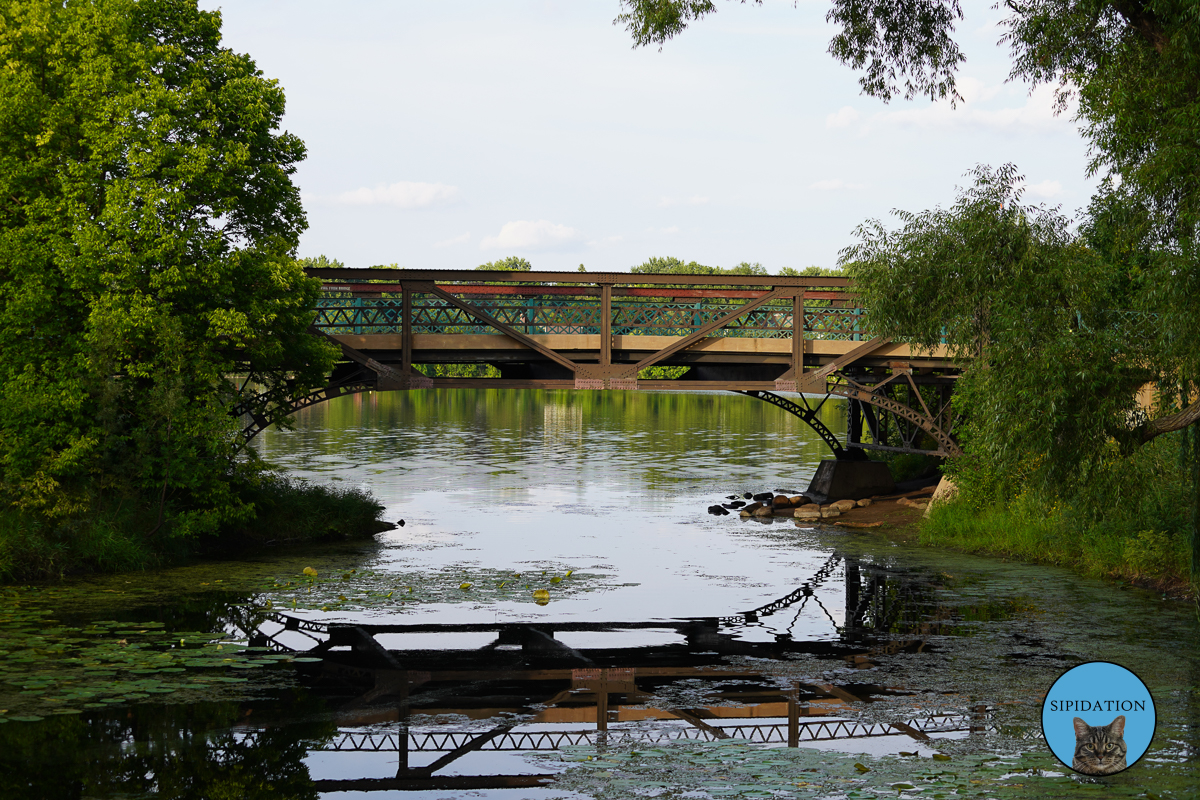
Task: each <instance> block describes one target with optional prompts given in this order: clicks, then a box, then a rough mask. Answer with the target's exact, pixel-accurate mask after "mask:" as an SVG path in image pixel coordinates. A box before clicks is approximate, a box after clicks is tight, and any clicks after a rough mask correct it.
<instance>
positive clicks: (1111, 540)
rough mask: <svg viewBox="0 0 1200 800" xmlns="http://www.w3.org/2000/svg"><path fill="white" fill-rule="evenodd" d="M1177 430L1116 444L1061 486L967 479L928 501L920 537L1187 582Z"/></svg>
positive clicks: (1151, 581) (1098, 571)
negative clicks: (955, 493) (956, 490)
mask: <svg viewBox="0 0 1200 800" xmlns="http://www.w3.org/2000/svg"><path fill="white" fill-rule="evenodd" d="M1179 449H1180V442H1179V440H1178V437H1177V436H1163V437H1161V441H1156V442H1154V443H1153V444H1151V445H1148V446H1146V447H1143V448H1142V449H1141V450H1140V451H1138V452H1137V453H1136V454H1134V455H1132V456H1124V457H1123V456H1120V455H1119V454H1114V456H1113V458H1111V459H1110V460H1108V461H1106V462H1105V463H1103V464H1100V465H1098V466H1097V467H1096V468H1094V469H1093V470H1092V471H1091V472H1090V473H1088V474H1087V475H1085V476H1084V478H1083V479H1082V480H1081V481H1079V482H1078V483H1077V484H1076V485H1074V486H1072V487H1070V488H1069V490H1063V491H1060V492H1049V491H1045V490H1043V491H1041V492H1038V491H1034V490H1032V489H1029V488H1028V487H1025V488H1021V489H1018V490H1016V491H1008V492H1006V491H1004V490H1003V487H1000V488H998V485H997V484H996V483H992V484H991V485H986V486H985V488H984V489H980V488H977V485H976V486H973V485H972V484H971V482H970V481H969V480H968V482H967V483H966V485H965V487H964V491H963V492H961V493H960V496H959V497H958V498H957V499H956V500H954V501H953V502H949V503H945V504H939V505H935V506H934V507H933V509H932V511H931V512H930V516H929V517H928V518H927V519H925V520H924V521H923V522H922V524H921V526H920V530H919V539H920V541H921V543H922V544H927V545H932V546H936V547H950V548H954V549H956V550H962V551H965V552H970V553H982V554H988V555H998V556H1005V557H1011V558H1017V559H1021V560H1023V561H1029V562H1034V563H1039V564H1058V565H1061V566H1066V567H1071V568H1072V569H1075V570H1078V571H1079V572H1081V573H1083V574H1085V575H1091V576H1095V577H1104V578H1111V579H1115V580H1118V581H1125V582H1129V583H1135V584H1137V585H1141V586H1147V587H1151V588H1155V589H1159V590H1162V591H1164V592H1169V593H1171V594H1185V593H1188V592H1189V580H1190V577H1189V576H1190V572H1191V546H1192V545H1191V509H1192V505H1193V502H1194V500H1193V498H1192V493H1191V490H1190V488H1189V484H1188V481H1186V480H1185V475H1184V467H1183V464H1182V462H1181V460H1180V455H1179Z"/></svg>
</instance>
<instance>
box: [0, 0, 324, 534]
mask: <svg viewBox="0 0 1200 800" xmlns="http://www.w3.org/2000/svg"><path fill="white" fill-rule="evenodd" d="M220 23H221V20H220V15H219V14H217V13H215V12H205V11H200V10H199V9H198V8H197V6H196V2H195V0H66V2H63V0H6V2H4V3H3V4H0V64H3V70H2V71H0V352H2V353H3V358H2V359H0V491H2V493H3V499H4V501H6V502H7V503H9V504H15V505H16V506H18V507H21V508H24V509H27V510H29V511H33V512H37V513H39V514H42V515H48V516H51V517H54V516H59V517H62V516H71V515H75V514H79V513H82V512H84V511H86V510H87V509H88V508H89V506H90V505H92V504H94V503H95V502H96V501H97V500H98V499H101V498H104V497H110V498H114V499H116V498H121V502H125V499H128V502H130V503H138V502H148V501H149V502H151V503H152V505H153V506H156V507H157V509H158V523H157V525H155V526H154V529H155V530H157V529H158V527H160V526H161V525H162V521H163V512H164V510H165V511H166V513H167V518H168V519H170V520H172V521H173V524H174V530H175V531H176V532H186V531H187V530H195V529H196V528H197V527H200V528H203V527H206V526H207V527H211V525H212V524H213V523H214V522H215V521H217V520H219V519H220V518H221V517H222V516H223V515H228V514H234V513H238V503H237V501H236V498H233V497H231V495H230V491H231V489H230V482H229V481H228V480H227V478H228V477H229V475H230V472H231V471H232V470H235V469H237V467H236V462H235V461H234V457H233V448H232V443H233V441H234V440H235V438H236V430H237V427H238V423H237V421H236V420H234V419H231V418H230V416H229V408H230V406H231V405H232V402H233V399H234V397H235V396H236V394H237V387H236V386H234V385H233V384H232V383H231V382H230V380H229V377H228V376H231V375H235V374H241V375H243V376H245V375H251V376H252V377H253V380H254V381H255V382H257V383H258V384H260V385H262V384H265V385H267V386H268V387H286V388H287V390H288V391H302V390H303V389H304V388H306V387H308V386H310V385H316V384H318V383H319V382H320V381H321V380H322V379H323V378H324V376H325V375H326V374H327V372H328V370H329V369H330V367H331V365H332V358H333V354H332V352H331V349H330V348H329V347H328V345H326V344H323V343H322V342H320V341H318V339H317V338H316V337H312V336H308V335H307V334H306V333H305V330H306V328H307V326H308V325H309V323H310V322H311V312H310V309H311V308H312V307H313V305H314V300H315V297H316V294H317V291H318V288H319V287H318V284H317V282H315V281H312V280H310V279H308V278H306V277H305V275H304V274H303V272H302V270H301V269H300V268H299V267H298V266H297V264H296V262H295V260H294V255H295V247H296V243H297V239H298V236H299V234H300V232H301V231H302V230H303V229H304V227H305V218H304V213H303V210H302V209H301V206H300V198H299V194H298V192H297V190H296V188H295V187H294V186H293V185H292V183H291V179H290V175H291V174H292V172H293V170H294V169H295V165H296V163H297V162H298V161H300V160H301V159H302V158H303V157H304V146H303V144H302V143H301V142H300V140H299V139H297V138H296V137H295V136H292V135H290V134H287V133H282V132H280V131H279V126H280V120H281V118H282V115H283V110H284V97H283V92H282V90H281V89H280V88H279V86H278V85H276V83H275V82H274V81H271V80H267V79H265V78H264V77H263V76H262V73H261V72H259V70H258V69H257V68H256V67H255V65H254V62H253V61H252V60H251V59H250V58H249V57H247V56H245V55H240V54H237V53H235V52H233V51H231V50H229V49H227V48H223V47H222V46H221V31H220ZM148 499H149V500H148Z"/></svg>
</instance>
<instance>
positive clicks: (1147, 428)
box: [1138, 400, 1200, 444]
mask: <svg viewBox="0 0 1200 800" xmlns="http://www.w3.org/2000/svg"><path fill="white" fill-rule="evenodd" d="M1198 421H1200V400H1197V401H1196V402H1195V403H1192V404H1191V405H1190V406H1188V407H1187V408H1185V409H1183V410H1182V411H1178V412H1176V413H1174V414H1168V415H1167V416H1165V417H1159V418H1158V419H1152V420H1150V421H1149V422H1147V423H1145V424H1144V425H1142V426H1141V427H1140V428H1139V429H1138V430H1139V431H1140V434H1141V442H1142V444H1145V443H1146V442H1149V441H1151V440H1152V439H1156V438H1158V437H1159V436H1162V435H1163V434H1164V433H1170V432H1171V431H1179V430H1183V429H1184V428H1186V427H1187V426H1189V425H1193V424H1195V423H1196V422H1198Z"/></svg>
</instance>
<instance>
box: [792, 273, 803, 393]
mask: <svg viewBox="0 0 1200 800" xmlns="http://www.w3.org/2000/svg"><path fill="white" fill-rule="evenodd" d="M802 372H804V292H803V291H800V292H796V294H795V295H793V297H792V373H793V374H795V375H799V374H800V373H802Z"/></svg>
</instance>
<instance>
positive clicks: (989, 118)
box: [870, 78, 1074, 131]
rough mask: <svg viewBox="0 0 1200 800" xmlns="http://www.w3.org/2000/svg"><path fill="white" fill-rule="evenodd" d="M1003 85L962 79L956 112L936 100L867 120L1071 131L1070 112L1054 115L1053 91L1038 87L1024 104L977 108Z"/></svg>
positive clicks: (1069, 110)
mask: <svg viewBox="0 0 1200 800" xmlns="http://www.w3.org/2000/svg"><path fill="white" fill-rule="evenodd" d="M1003 89H1004V87H1003V85H997V86H985V85H984V84H983V83H981V82H980V81H977V80H972V79H969V78H964V79H962V80H961V81H960V84H959V91H960V93H961V94H962V96H963V102H961V103H959V104H958V108H951V107H950V103H949V102H948V101H945V100H939V101H938V102H936V103H931V104H930V105H927V106H924V107H923V108H906V109H899V110H896V111H885V112H881V113H879V114H875V115H874V116H872V117H871V120H870V122H871V124H872V125H876V124H878V123H883V124H885V125H886V124H892V125H899V126H911V127H917V128H970V127H974V128H988V129H992V130H1005V131H1007V130H1013V129H1017V128H1024V129H1027V130H1028V129H1033V130H1064V129H1067V128H1073V127H1074V123H1072V122H1071V117H1072V116H1073V108H1067V109H1066V111H1064V112H1063V113H1062V114H1058V115H1056V114H1055V113H1054V87H1053V86H1049V85H1042V86H1038V87H1037V88H1036V89H1034V90H1033V92H1032V93H1030V94H1029V95H1028V96H1026V98H1025V103H1024V104H1023V105H1020V106H1016V107H1008V108H980V107H979V105H980V104H982V103H986V102H987V101H989V100H992V99H994V98H995V97H996V96H997V95H998V94H999V93H1000V92H1001V91H1002V90H1003Z"/></svg>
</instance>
